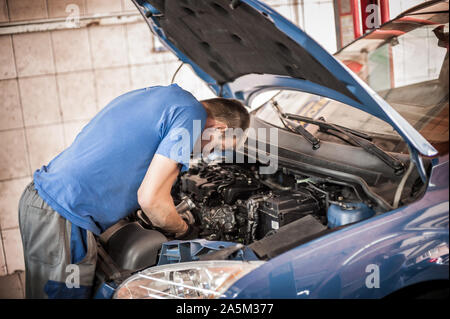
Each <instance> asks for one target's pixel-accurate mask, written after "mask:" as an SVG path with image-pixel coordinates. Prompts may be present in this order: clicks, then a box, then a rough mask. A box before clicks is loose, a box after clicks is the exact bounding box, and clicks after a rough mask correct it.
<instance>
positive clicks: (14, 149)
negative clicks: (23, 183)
mask: <svg viewBox="0 0 450 319" xmlns="http://www.w3.org/2000/svg"><path fill="white" fill-rule="evenodd" d="M29 175H30V170H29V165H28V155H27V149H26V143H25V133H24V130H23V129H18V130H10V131H3V132H0V180H5V179H11V178H18V177H24V176H29Z"/></svg>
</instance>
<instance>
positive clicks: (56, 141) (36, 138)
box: [26, 124, 64, 172]
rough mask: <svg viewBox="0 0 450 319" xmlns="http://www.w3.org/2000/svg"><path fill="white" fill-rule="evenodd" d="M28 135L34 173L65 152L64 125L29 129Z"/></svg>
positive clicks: (27, 130)
mask: <svg viewBox="0 0 450 319" xmlns="http://www.w3.org/2000/svg"><path fill="white" fill-rule="evenodd" d="M26 134H27V142H28V151H29V154H30V165H31V169H32V170H33V172H34V171H35V170H36V169H38V168H41V167H42V165H47V164H48V163H49V162H50V161H51V160H52V159H53V158H54V157H55V156H56V155H58V154H59V153H61V152H62V151H63V150H64V137H63V134H64V131H63V127H62V124H57V125H48V126H42V127H34V128H27V129H26Z"/></svg>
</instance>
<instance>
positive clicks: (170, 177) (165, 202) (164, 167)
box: [137, 154, 188, 235]
mask: <svg viewBox="0 0 450 319" xmlns="http://www.w3.org/2000/svg"><path fill="white" fill-rule="evenodd" d="M178 173H179V169H178V164H177V163H176V162H175V161H173V160H171V159H169V158H167V157H165V156H162V155H159V154H155V156H154V157H153V159H152V162H151V163H150V166H149V168H148V170H147V173H146V174H145V177H144V180H143V181H142V183H141V186H140V187H139V190H138V193H137V196H138V202H139V205H140V206H141V209H142V210H143V211H144V213H145V214H146V215H147V217H148V218H149V219H150V221H151V222H152V224H153V225H154V226H156V227H159V228H161V229H164V230H166V231H168V232H172V233H175V234H176V235H180V234H182V233H184V232H186V231H187V229H188V226H187V224H186V223H185V222H184V220H183V219H182V218H181V217H180V215H179V214H178V213H177V211H176V209H175V204H174V203H173V199H172V196H171V194H170V192H171V189H172V185H173V183H174V182H175V180H176V178H177V176H178Z"/></svg>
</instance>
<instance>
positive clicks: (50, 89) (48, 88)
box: [19, 75, 61, 126]
mask: <svg viewBox="0 0 450 319" xmlns="http://www.w3.org/2000/svg"><path fill="white" fill-rule="evenodd" d="M19 87H20V96H21V100H22V108H23V117H24V121H25V126H30V125H43V124H52V123H57V122H60V121H61V115H60V110H59V100H58V92H57V90H56V77H55V76H54V75H49V76H47V75H45V76H38V77H30V78H21V79H19Z"/></svg>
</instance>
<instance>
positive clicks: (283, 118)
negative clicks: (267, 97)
mask: <svg viewBox="0 0 450 319" xmlns="http://www.w3.org/2000/svg"><path fill="white" fill-rule="evenodd" d="M270 102H271V104H272V106H273V108H274V110H275V112H277V114H278V117H279V118H280V121H281V123H283V125H284V126H285V127H286V128H287V129H288V130H290V131H292V132H294V133H297V134H300V135H301V136H303V137H304V138H305V139H306V140H307V141H308V142H309V143H310V144H311V145H312V147H313V149H314V150H316V149H318V148H319V147H320V140H319V139H318V138H317V137H315V136H314V135H312V134H311V133H309V132H308V131H307V130H306V129H305V128H304V127H303V125H294V124H292V122H291V121H289V119H288V118H287V117H286V114H284V113H283V112H282V111H281V109H280V106H279V105H278V103H277V101H274V100H272V101H270Z"/></svg>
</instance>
